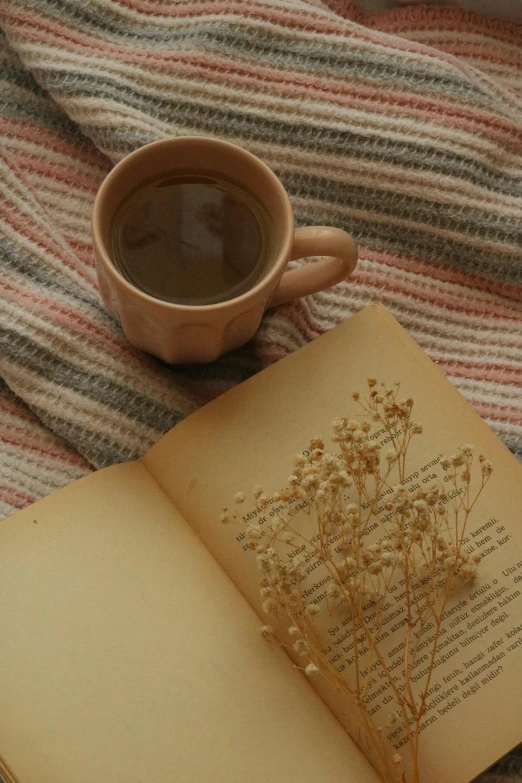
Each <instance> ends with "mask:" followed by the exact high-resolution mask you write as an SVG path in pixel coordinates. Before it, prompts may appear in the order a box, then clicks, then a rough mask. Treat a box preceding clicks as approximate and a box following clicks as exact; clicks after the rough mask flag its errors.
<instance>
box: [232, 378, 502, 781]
mask: <svg viewBox="0 0 522 783" xmlns="http://www.w3.org/2000/svg"><path fill="white" fill-rule="evenodd" d="M352 396H353V399H354V401H355V403H356V405H357V408H358V411H357V417H356V418H354V419H353V420H349V419H337V420H335V421H334V422H333V434H332V437H331V441H332V449H331V450H329V449H327V448H326V446H325V442H324V440H323V439H322V438H320V437H317V438H314V439H312V440H311V442H310V443H309V445H308V448H307V449H306V451H304V452H303V453H302V454H299V455H298V456H297V457H295V460H294V465H293V468H292V473H291V475H290V476H289V477H288V481H287V485H286V486H285V487H284V488H283V489H281V490H279V491H278V492H276V493H275V494H273V495H272V497H271V498H268V496H267V495H266V494H265V493H264V491H263V488H262V487H261V486H256V487H254V491H253V496H254V500H255V501H256V503H257V504H258V505H259V506H260V507H261V508H263V507H264V506H268V504H269V503H270V504H271V505H272V508H274V504H276V505H275V508H277V512H276V513H275V514H274V515H273V516H272V518H271V521H270V522H268V523H265V522H264V520H258V521H253V522H252V521H251V522H248V523H246V529H245V536H246V539H247V541H248V545H249V547H250V548H251V549H253V550H255V551H256V553H257V564H258V567H259V569H260V574H261V578H260V592H261V597H262V601H263V610H264V611H265V612H266V614H267V616H268V619H267V623H266V625H264V626H263V627H262V628H261V633H262V635H263V637H265V639H267V640H269V641H270V640H273V639H275V638H276V631H275V630H274V627H273V626H274V625H277V626H278V633H277V641H278V642H279V643H280V644H281V645H282V646H283V647H285V648H287V649H288V650H289V652H290V654H291V655H292V656H293V657H294V659H297V660H298V661H300V664H299V666H300V668H302V670H303V671H304V673H305V674H306V675H307V676H309V677H312V678H315V677H322V678H325V680H326V681H327V682H328V683H329V684H330V686H331V687H332V688H334V689H335V690H336V691H337V692H338V693H339V694H340V696H342V697H343V699H344V702H343V703H344V704H346V705H347V709H349V710H350V712H351V721H350V725H352V726H355V727H356V729H354V730H353V732H352V733H353V735H354V739H355V740H356V741H357V743H358V744H359V745H360V746H361V748H362V749H363V751H364V752H365V753H366V755H368V756H369V757H370V759H371V760H372V762H373V763H374V765H375V767H376V769H377V771H378V772H379V774H380V775H381V777H382V779H383V780H384V781H386V782H387V783H388V782H389V783H398V782H399V781H401V782H402V781H408V783H422V775H421V772H420V765H419V762H420V758H421V754H422V750H421V747H422V742H421V733H422V729H423V728H424V727H425V725H426V724H427V723H429V718H428V717H427V713H428V711H429V710H428V706H429V699H430V696H431V695H432V693H433V690H434V678H433V673H434V669H435V668H436V666H437V665H438V663H439V662H440V660H441V657H440V656H441V647H442V646H443V638H444V637H443V633H444V631H443V620H444V617H445V612H446V610H447V605H448V601H449V599H450V597H454V596H455V595H458V594H459V592H461V593H462V594H463V595H464V594H465V592H466V590H467V589H468V588H467V584H468V583H469V582H471V581H472V580H473V579H474V578H475V576H476V573H477V569H478V567H479V565H480V560H481V556H480V554H479V552H478V551H473V548H472V547H470V546H469V541H468V539H467V538H466V531H468V532H469V520H470V517H471V515H472V512H473V509H474V507H475V504H476V502H477V500H478V498H479V497H480V495H481V493H482V491H483V490H484V487H485V486H486V484H487V482H488V480H489V477H490V475H491V473H492V465H491V463H490V462H489V460H487V459H486V458H485V457H484V456H482V455H480V456H479V457H478V459H477V458H476V457H475V455H474V449H473V446H471V445H463V446H461V447H460V448H459V449H457V451H456V452H455V453H454V454H453V455H452V456H449V457H443V458H439V459H438V460H437V461H436V462H437V465H438V466H439V467H440V468H442V470H443V471H444V481H442V480H439V478H440V477H439V478H437V480H435V481H433V482H432V483H430V484H429V485H428V486H426V487H425V488H415V487H414V486H412V484H411V483H408V478H409V476H410V475H411V470H412V469H413V468H414V467H415V466H413V467H412V466H410V465H409V455H410V451H411V449H410V445H411V443H412V440H413V439H414V438H418V437H421V436H422V425H421V424H420V423H419V422H417V421H415V419H414V418H413V409H414V401H413V399H411V398H405V399H402V397H401V396H400V385H399V384H398V383H396V384H395V385H394V386H393V387H391V388H388V387H386V386H385V385H384V384H378V383H377V381H376V379H374V378H370V379H369V380H368V389H367V392H366V393H365V394H364V395H361V394H359V393H355V394H353V395H352ZM380 440H381V441H385V442H386V443H387V451H386V453H385V454H382V448H381V445H380V442H379V441H380ZM245 499H246V496H245V494H244V492H238V493H237V494H236V496H235V498H234V501H235V504H236V510H229V509H228V508H224V509H223V512H222V514H221V521H222V522H224V523H227V522H232V521H239V520H241V516H240V514H239V513H238V510H237V507H238V506H241V504H243V503H244V502H245ZM370 542H371V543H370ZM311 573H313V574H314V575H315V574H318V573H320V574H321V576H320V577H316V579H319V581H316V582H315V584H314V587H313V588H310V587H308V586H307V585H308V582H307V580H308V578H309V576H310V574H311ZM318 585H319V586H320V587H321V590H320V592H317V591H315V592H314V590H315V589H316V588H317V587H318ZM323 588H324V589H323ZM271 617H272V618H274V619H273V620H271V619H270V618H271ZM392 620H393V621H394V622H393V625H391V628H392V630H393V631H394V636H393V644H394V652H397V651H400V653H401V654H400V661H398V662H397V659H395V660H394V662H393V665H392V664H391V663H390V655H389V654H388V648H389V643H390V642H389V636H390V634H389V632H388V630H389V628H390V623H391V622H392ZM336 637H337V639H336ZM340 640H343V642H344V640H346V645H345V646H343V650H344V651H345V654H344V655H340V654H339V652H338V645H339V643H340ZM334 642H335V643H334ZM441 642H442V645H441ZM377 695H378V696H381V697H383V701H384V702H385V704H386V708H385V709H379V711H378V712H377V710H376V709H375V700H376V696H377ZM383 715H384V716H385V717H383Z"/></svg>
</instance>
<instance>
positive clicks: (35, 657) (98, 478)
mask: <svg viewBox="0 0 522 783" xmlns="http://www.w3.org/2000/svg"><path fill="white" fill-rule="evenodd" d="M0 552H1V553H2V554H1V567H0V628H1V629H2V643H1V644H0V704H1V709H0V746H1V752H2V756H3V757H4V759H5V762H6V763H7V764H8V765H9V766H10V767H11V768H12V771H13V773H14V774H15V775H16V776H17V778H18V779H19V781H20V783H92V781H103V782H104V783H105V782H106V783H138V781H147V783H173V782H174V781H175V783H244V782H245V781H249V783H250V782H252V783H271V781H281V783H303V781H306V783H317V781H318V780H328V781H331V782H332V783H346V781H353V783H361V782H362V783H377V779H376V777H375V775H374V773H373V771H372V770H371V768H370V766H369V765H368V763H367V762H366V760H365V759H364V758H363V757H362V756H361V755H360V753H359V751H358V750H357V749H356V748H355V746H354V745H353V744H352V743H351V742H350V741H349V740H348V738H347V737H346V735H345V733H344V731H343V730H342V728H341V727H340V726H339V724H338V722H337V721H336V719H335V718H334V716H333V715H332V713H331V712H330V711H329V709H328V708H327V707H326V706H325V705H324V703H323V702H322V701H321V700H320V698H319V697H318V696H317V695H316V694H315V693H314V691H313V690H312V689H311V688H310V687H309V685H308V684H307V682H306V681H305V679H304V678H303V676H302V675H301V674H300V673H299V672H297V671H295V670H294V671H289V670H288V665H287V662H288V659H287V658H286V656H285V655H284V654H283V653H281V654H280V655H279V656H278V657H274V654H273V651H272V650H270V649H268V648H266V647H265V646H264V645H260V644H258V634H257V628H258V626H259V621H258V618H257V617H256V615H255V614H254V612H253V610H252V609H251V608H250V606H249V605H248V604H247V602H246V601H245V599H244V598H243V597H242V596H241V594H240V593H239V592H238V591H237V589H236V588H235V587H234V586H233V584H232V583H231V581H230V580H229V578H228V577H227V576H226V575H225V573H224V572H223V570H222V569H221V567H220V566H219V565H218V564H217V563H216V562H215V560H214V559H213V558H212V556H211V555H210V554H209V552H208V551H207V549H206V548H205V547H204V546H203V544H202V543H201V541H200V540H199V539H198V538H197V536H196V535H195V534H194V533H193V532H192V530H191V529H190V528H189V527H188V525H187V524H186V522H185V521H184V520H183V519H182V518H181V517H180V515H179V514H178V513H177V512H176V511H175V510H174V509H173V507H172V504H171V503H170V501H169V500H168V499H167V497H166V496H165V494H164V493H163V492H162V491H161V489H160V488H159V486H158V485H157V483H156V482H155V481H154V479H153V478H152V477H151V475H150V474H149V473H148V471H147V470H146V468H145V467H143V465H141V464H139V463H134V464H128V465H122V466H117V467H114V468H109V469H107V470H104V471H101V472H100V473H98V474H95V475H92V476H89V477H87V478H85V479H82V480H81V481H79V482H77V483H75V484H74V485H72V486H69V487H67V488H66V489H63V490H61V491H59V492H57V493H55V494H54V495H52V496H51V497H48V498H46V499H45V500H42V501H41V502H39V503H37V504H36V505H34V506H32V507H31V508H29V509H28V510H26V511H23V512H21V513H19V514H17V515H15V516H13V517H11V518H9V519H7V520H6V521H4V522H2V525H1V526H0Z"/></svg>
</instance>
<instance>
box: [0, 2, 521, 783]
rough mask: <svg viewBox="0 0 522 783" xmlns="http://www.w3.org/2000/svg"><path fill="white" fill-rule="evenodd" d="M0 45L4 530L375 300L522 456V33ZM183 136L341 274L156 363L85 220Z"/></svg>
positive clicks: (415, 28) (205, 33)
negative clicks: (312, 239) (348, 236)
mask: <svg viewBox="0 0 522 783" xmlns="http://www.w3.org/2000/svg"><path fill="white" fill-rule="evenodd" d="M0 27H1V33H0V58H1V63H0V78H1V89H0V133H1V149H0V261H1V269H0V276H1V286H2V296H1V300H0V308H1V320H0V334H1V337H0V339H1V348H0V374H1V377H2V379H3V381H2V383H1V385H0V448H1V467H2V470H1V476H0V512H1V514H2V515H6V514H9V513H11V512H12V511H14V510H16V509H17V508H20V507H23V506H25V505H27V504H28V503H30V502H32V501H34V500H36V499H38V498H39V497H41V496H42V495H44V494H46V493H48V492H49V491H51V490H53V489H55V488H57V487H59V486H61V485H63V484H66V483H67V482H69V481H71V480H73V479H74V478H77V477H78V476H81V475H83V474H84V473H86V472H88V471H90V470H92V469H93V468H97V467H101V466H105V465H109V464H111V463H114V462H118V461H121V460H126V459H133V458H136V457H139V456H140V455H141V454H142V453H143V452H144V450H146V449H147V448H148V447H149V446H150V445H152V444H153V443H154V442H155V441H156V440H157V439H158V437H159V436H160V435H161V434H162V433H164V432H165V431H166V430H168V429H169V428H170V427H172V426H173V425H174V424H176V422H177V421H178V420H179V419H180V418H182V417H183V416H185V415H187V414H188V413H189V412H191V411H193V410H194V409H196V408H197V407H198V406H200V405H202V404H203V403H205V402H206V401H208V400H210V399H211V398H213V397H214V396H216V395H217V394H220V393H221V392H223V391H224V390H226V389H227V388H229V387H231V386H232V385H234V384H236V383H238V382H239V381H241V380H242V379H244V378H246V377H248V376H249V375H250V374H252V373H254V372H256V371H258V370H259V369H261V368H262V367H264V366H266V365H267V364H269V363H270V362H273V361H276V360H277V359H279V358H281V357H283V356H284V355H286V354H288V353H289V352H291V351H293V350H295V349H296V348H297V347H298V346H300V345H302V344H303V343H305V342H307V341H308V340H310V339H312V338H314V337H315V336H317V335H318V334H320V333H322V332H324V331H325V330H327V329H330V328H331V327H332V326H334V325H335V324H337V323H338V322H340V321H341V320H342V319H344V318H346V317H347V316H349V315H350V314H352V313H354V312H356V311H357V310H359V309H360V308H361V307H363V306H365V305H367V304H368V303H370V302H372V301H374V300H376V299H379V300H381V301H383V302H384V303H385V305H386V306H387V307H388V308H389V309H390V310H391V311H392V312H393V313H394V314H395V316H396V317H397V318H398V320H399V321H400V322H401V323H402V324H403V325H404V326H405V327H406V328H407V329H408V330H409V331H410V333H411V334H412V336H413V337H414V338H415V339H416V340H417V341H418V342H419V343H420V345H421V346H422V347H423V348H424V350H425V351H426V352H427V353H428V354H429V355H430V356H431V357H432V358H433V359H434V360H435V361H437V362H438V363H439V366H440V368H441V369H442V370H443V371H444V372H445V373H446V374H447V376H448V377H449V378H450V379H451V381H452V382H453V383H454V384H455V385H456V386H457V387H458V389H459V390H460V391H461V392H462V394H464V396H465V397H467V399H468V400H469V401H470V402H471V403H472V405H473V406H474V407H475V408H476V410H477V411H478V412H479V413H480V414H481V415H482V416H483V417H484V418H485V419H486V420H487V421H488V422H489V423H490V425H491V426H492V427H493V429H494V430H495V431H496V432H497V433H498V434H499V436H500V437H501V438H502V439H503V440H504V442H505V443H506V444H507V445H508V446H509V448H510V449H512V451H513V452H514V453H516V454H518V455H519V456H521V455H522V393H521V383H522V249H521V242H520V238H521V233H522V226H521V221H520V217H521V205H522V176H521V175H522V160H521V156H520V152H521V150H522V128H521V118H522V112H521V107H522V101H521V88H522V69H521V53H522V28H520V27H517V26H516V25H515V24H513V23H509V22H500V21H493V20H491V19H486V18H482V17H479V16H477V15H474V14H472V13H470V12H464V11H457V10H455V9H451V8H429V9H428V8H425V7H418V6H415V8H404V9H400V10H397V11H392V12H387V13H383V14H379V15H375V16H365V15H363V14H362V13H360V12H359V11H358V10H357V9H356V7H355V6H354V5H353V4H352V3H351V2H350V1H349V0H91V1H90V2H85V1H84V0H2V3H1V4H0ZM182 134H202V135H211V136H215V137H219V138H224V139H228V140H230V141H232V142H235V143H237V144H240V145H243V146H244V147H246V148H247V149H249V150H251V151H252V152H253V153H255V154H257V155H258V156H260V157H261V158H262V159H263V160H264V161H266V162H267V163H268V164H269V165H270V166H271V167H272V168H273V169H274V171H275V172H276V173H277V174H278V176H279V177H280V178H281V179H282V181H283V182H284V184H285V186H286V187H287V189H288V191H289V193H290V194H291V197H292V201H293V204H294V208H295V212H296V216H297V221H298V224H299V225H305V224H313V223H319V224H330V225H334V226H340V227H343V228H346V229H348V230H349V231H351V232H352V233H353V235H354V236H355V238H356V239H357V241H358V243H359V246H360V264H359V267H358V270H357V272H356V274H355V275H354V277H353V279H351V280H350V281H349V282H348V283H344V284H341V285H339V286H337V287H335V288H334V289H332V290H328V291H324V292H322V293H319V294H316V295H314V296H311V297H308V298H307V299H304V300H301V301H296V302H294V303H292V304H289V305H286V306H283V307H280V308H279V309H277V310H275V311H272V312H269V313H267V315H266V317H265V319H264V321H263V324H262V326H261V328H260V330H259V332H258V334H257V336H256V337H255V339H254V340H253V341H252V342H251V343H250V344H249V345H247V346H245V347H244V348H243V349H241V350H238V351H235V352H233V353H232V354H229V355H227V356H225V357H223V358H222V359H220V360H219V361H217V362H215V363H214V364H212V365H210V366H202V367H178V368H169V367H166V366H164V365H162V364H161V363H159V362H157V361H155V360H154V359H152V358H151V357H148V356H146V355H143V354H141V353H140V352H138V351H136V350H134V349H133V348H132V347H130V346H129V345H128V344H127V343H126V341H125V339H124V338H123V336H122V332H121V330H120V328H119V326H118V324H117V323H116V322H115V320H114V318H113V317H112V316H111V315H110V314H109V313H108V312H107V311H106V309H105V307H104V306H103V304H102V302H101V300H100V296H99V293H98V290H97V286H96V277H95V273H94V268H93V257H92V248H91V243H90V238H89V218H90V211H91V207H92V202H93V199H94V195H95V193H96V190H97V188H98V186H99V184H100V183H101V181H102V180H103V178H104V176H105V175H106V173H107V171H109V169H110V167H111V165H112V164H113V163H114V162H115V161H117V160H119V159H120V158H121V157H122V156H123V155H125V154H126V153H128V152H129V151H131V150H133V149H135V148H137V147H139V146H140V145H142V144H145V143H147V142H150V141H153V140H156V139H159V138H164V137H167V136H171V135H182ZM299 263H306V262H305V261H303V262H299ZM510 765H511V767H513V768H514V770H515V772H516V770H517V769H519V768H520V767H521V766H522V765H520V763H517V759H516V756H512V757H511V759H508V760H507V761H505V762H504V763H503V765H501V766H500V767H499V768H498V769H497V772H495V773H492V774H491V775H489V776H488V778H487V779H488V781H489V783H493V781H496V780H498V781H500V780H502V781H504V780H507V779H511V777H509V776H510V772H509V766H510ZM484 780H485V778H484Z"/></svg>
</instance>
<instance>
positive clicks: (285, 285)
mask: <svg viewBox="0 0 522 783" xmlns="http://www.w3.org/2000/svg"><path fill="white" fill-rule="evenodd" d="M307 256H329V257H328V258H323V259H321V260H320V261H316V262H315V264H308V266H305V267H301V268H300V269H292V270H290V271H289V272H285V273H284V275H283V277H282V278H281V280H280V282H279V285H278V286H277V288H276V289H275V291H274V293H273V294H272V296H271V297H270V299H269V302H268V305H267V307H276V305H280V304H283V302H289V301H291V300H292V299H299V298H300V297H301V296H308V295H309V294H314V293H315V292H316V291H322V290H323V289H324V288H329V287H330V286H332V285H336V284H337V283H340V282H341V281H342V280H346V278H347V277H349V276H350V275H351V274H352V272H353V270H354V269H355V267H356V266H357V245H356V244H355V242H354V241H353V239H352V237H351V236H350V234H347V233H346V231H342V229H340V228H331V227H330V226H306V227H305V228H296V230H295V236H294V244H293V246H292V250H291V253H290V258H289V260H290V261H293V260H294V258H306V257H307Z"/></svg>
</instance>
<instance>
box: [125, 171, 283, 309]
mask: <svg viewBox="0 0 522 783" xmlns="http://www.w3.org/2000/svg"><path fill="white" fill-rule="evenodd" d="M270 233H271V232H270V225H269V217H268V215H267V213H266V212H265V210H264V208H263V207H262V206H261V205H260V204H259V203H258V202H257V201H256V200H255V199H254V198H252V197H251V196H250V195H249V194H247V193H246V192H245V191H244V190H242V189H241V188H238V187H236V186H235V185H233V184H231V183H229V182H226V181H225V180H223V179H217V178H215V177H211V176H192V175H187V176H183V175H181V176H179V175H178V176H170V177H168V176H167V177H162V178H160V179H157V180H155V181H153V182H150V183H149V184H147V185H144V186H142V187H141V188H139V189H138V190H137V191H136V192H135V193H134V194H132V195H131V196H130V197H129V198H128V199H127V200H126V201H125V202H124V204H123V205H122V207H121V208H120V210H119V212H118V213H117V215H116V218H115V222H114V226H113V230H112V258H113V261H114V263H115V264H116V266H117V268H118V269H119V271H120V272H121V273H122V274H123V276H124V277H125V278H126V279H127V280H128V281H129V282H130V283H132V284H133V285H134V286H136V287H137V288H139V289H141V290H142V291H144V292H145V293H147V294H150V295H151V296H153V297H155V298H156V299H163V300H165V301H168V302H175V303H178V304H186V305H208V304H213V303H215V302H222V301H225V300H228V299H232V298H234V297H236V296H239V295H240V294H242V293H243V292H244V291H248V290H249V289H250V288H252V287H253V286H254V285H255V284H256V283H257V282H259V280H261V278H262V277H263V275H264V273H265V272H266V269H267V266H268V262H269V255H270V248H269V240H270Z"/></svg>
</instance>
